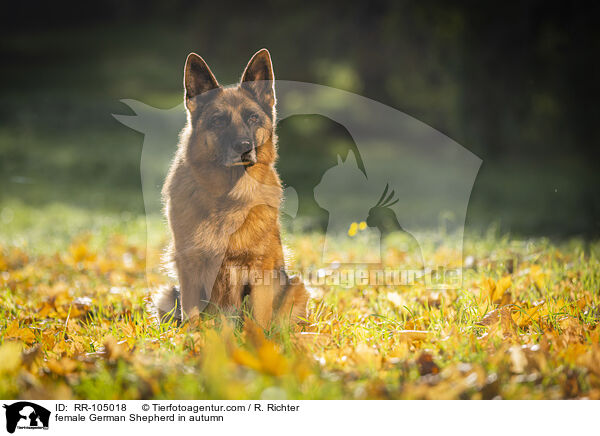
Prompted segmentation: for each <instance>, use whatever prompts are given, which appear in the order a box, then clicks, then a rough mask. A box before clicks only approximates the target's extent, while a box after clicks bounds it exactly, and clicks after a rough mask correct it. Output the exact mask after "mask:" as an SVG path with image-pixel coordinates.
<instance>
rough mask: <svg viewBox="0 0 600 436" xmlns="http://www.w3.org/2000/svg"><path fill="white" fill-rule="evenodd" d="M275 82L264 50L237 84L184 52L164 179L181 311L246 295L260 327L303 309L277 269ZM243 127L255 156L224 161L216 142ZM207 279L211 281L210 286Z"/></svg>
mask: <svg viewBox="0 0 600 436" xmlns="http://www.w3.org/2000/svg"><path fill="white" fill-rule="evenodd" d="M273 84H274V77H273V69H272V64H271V57H270V55H269V52H268V51H267V50H265V49H263V50H260V51H259V52H257V53H256V54H255V55H254V56H253V57H252V59H251V60H250V62H249V63H248V66H247V67H246V70H245V71H244V74H243V76H242V80H241V82H240V84H238V85H237V86H235V87H231V88H223V87H221V86H220V85H219V84H218V82H217V81H216V79H215V78H214V76H213V74H212V72H211V71H210V69H209V68H208V66H207V65H206V63H205V62H204V60H203V59H202V58H201V57H200V56H198V55H196V54H193V53H192V54H190V55H189V56H188V58H187V61H186V68H185V78H184V85H185V103H186V108H187V115H188V122H187V125H186V127H185V128H184V130H183V132H182V134H181V140H180V143H179V146H178V150H177V153H176V155H175V159H174V160H173V163H172V165H171V168H170V170H169V174H168V176H167V179H166V182H165V185H164V187H163V199H164V203H165V213H166V216H167V219H168V222H169V227H170V230H171V233H172V245H171V249H170V253H171V256H172V259H173V260H174V263H175V267H176V271H177V276H178V278H179V283H180V302H181V307H182V309H183V312H184V314H185V315H187V316H192V315H194V314H196V313H197V312H198V311H209V312H210V311H214V310H216V309H225V310H227V309H237V310H239V309H241V308H242V303H243V301H242V300H243V297H244V296H245V295H248V297H249V303H250V309H251V311H252V314H253V317H254V318H255V320H256V321H257V322H258V324H260V325H262V326H263V327H267V326H269V324H270V323H271V322H272V321H273V319H274V318H275V317H276V316H279V317H283V318H285V317H291V319H292V321H297V320H298V319H299V318H302V317H305V316H306V306H307V301H308V293H307V292H306V290H305V288H304V286H303V285H302V283H301V282H300V281H298V280H292V279H288V278H287V276H285V271H284V257H283V248H282V243H281V238H280V224H279V206H280V202H281V198H282V188H281V182H280V179H279V176H278V175H277V172H276V171H275V168H274V164H275V161H276V158H277V147H276V141H277V138H276V135H275V129H274V127H275V90H274V86H273ZM214 114H218V115H216V116H215V115H214ZM248 114H250V115H248ZM211 117H212V118H211ZM219 117H221V118H219ZM225 124H226V126H225V127H223V128H220V127H221V126H224V125H225ZM240 132H246V133H247V134H248V135H250V137H251V142H252V143H253V144H254V145H255V147H254V148H253V151H252V152H249V153H255V163H254V164H253V165H251V166H250V165H248V166H244V165H242V164H241V163H240V165H238V162H236V163H233V164H231V165H230V166H227V165H223V162H225V163H226V164H227V162H229V161H227V156H228V155H227V154H226V152H225V150H224V148H223V147H227V146H228V145H227V144H228V143H229V142H228V140H226V139H224V138H225V137H226V136H227V135H230V136H231V137H232V138H234V139H233V140H235V138H237V136H236V135H239V134H240ZM248 132H249V133H248ZM249 159H250V158H249ZM246 163H247V162H246ZM231 268H234V269H235V271H239V270H240V268H245V269H246V271H248V273H249V276H250V277H253V276H256V275H257V274H258V276H260V277H267V276H269V277H270V276H272V275H273V273H275V274H283V275H284V277H285V278H286V280H285V281H284V282H283V283H280V280H279V278H275V279H274V280H271V281H269V280H264V281H262V282H261V281H258V282H252V283H249V282H248V279H247V276H248V274H247V275H246V278H244V277H241V276H239V277H238V276H236V275H235V274H231V271H232V270H231ZM217 271H218V272H217ZM242 275H243V274H242ZM208 283H210V284H212V283H214V285H213V286H212V290H211V289H208V288H209V287H210V285H207V284H208ZM162 299H163V301H160V298H159V299H158V300H159V301H158V303H157V306H158V308H159V313H160V314H161V316H162V315H164V314H165V312H168V310H169V309H170V308H171V307H173V306H172V304H169V305H167V306H166V307H165V304H164V300H165V299H169V300H171V301H172V300H173V296H172V293H171V292H165V293H164V294H163V298H162ZM207 302H208V303H209V304H208V306H206V303H207Z"/></svg>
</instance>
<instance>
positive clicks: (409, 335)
mask: <svg viewBox="0 0 600 436" xmlns="http://www.w3.org/2000/svg"><path fill="white" fill-rule="evenodd" d="M429 335H430V332H428V331H426V330H398V331H397V332H395V333H394V336H395V337H396V338H398V339H399V340H400V341H407V342H410V341H425V340H427V339H428V338H429Z"/></svg>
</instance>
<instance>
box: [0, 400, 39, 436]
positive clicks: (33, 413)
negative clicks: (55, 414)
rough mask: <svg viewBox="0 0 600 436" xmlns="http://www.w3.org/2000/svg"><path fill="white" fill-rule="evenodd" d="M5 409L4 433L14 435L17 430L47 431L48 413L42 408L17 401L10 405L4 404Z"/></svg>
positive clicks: (27, 402)
mask: <svg viewBox="0 0 600 436" xmlns="http://www.w3.org/2000/svg"><path fill="white" fill-rule="evenodd" d="M3 407H4V408H5V409H6V431H8V432H9V433H14V432H15V430H16V429H17V428H18V429H27V430H36V429H43V430H48V424H49V422H50V411H49V410H48V409H46V408H44V407H42V406H39V405H37V404H35V403H30V402H29V401H19V402H17V403H13V404H10V405H7V404H4V406H3Z"/></svg>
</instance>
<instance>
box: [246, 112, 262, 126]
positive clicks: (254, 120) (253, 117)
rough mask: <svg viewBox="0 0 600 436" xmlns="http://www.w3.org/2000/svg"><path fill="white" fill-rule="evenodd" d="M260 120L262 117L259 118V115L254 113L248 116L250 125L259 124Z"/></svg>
mask: <svg viewBox="0 0 600 436" xmlns="http://www.w3.org/2000/svg"><path fill="white" fill-rule="evenodd" d="M259 119H260V117H259V116H258V114H257V113H252V114H250V115H248V123H250V124H255V123H258V120H259Z"/></svg>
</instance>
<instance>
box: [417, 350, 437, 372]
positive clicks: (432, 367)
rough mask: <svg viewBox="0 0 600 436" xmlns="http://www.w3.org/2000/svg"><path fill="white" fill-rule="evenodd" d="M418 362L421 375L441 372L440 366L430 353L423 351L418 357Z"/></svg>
mask: <svg viewBox="0 0 600 436" xmlns="http://www.w3.org/2000/svg"><path fill="white" fill-rule="evenodd" d="M417 364H418V365H419V373H420V374H421V375H427V374H438V373H439V372H440V367H439V366H437V364H436V363H435V362H434V361H433V356H432V355H431V354H430V353H427V352H424V353H421V355H420V356H419V358H418V359H417Z"/></svg>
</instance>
